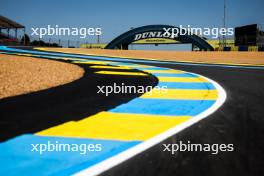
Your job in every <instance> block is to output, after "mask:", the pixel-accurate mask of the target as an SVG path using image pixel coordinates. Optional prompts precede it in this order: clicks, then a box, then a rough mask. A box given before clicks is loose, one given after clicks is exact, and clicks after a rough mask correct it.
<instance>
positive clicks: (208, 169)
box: [0, 61, 264, 176]
mask: <svg viewBox="0 0 264 176" xmlns="http://www.w3.org/2000/svg"><path fill="white" fill-rule="evenodd" d="M134 62H135V63H136V62H137V61H134ZM140 63H141V62H140ZM145 64H146V63H145ZM147 64H148V65H155V66H160V67H168V68H174V69H180V70H184V71H188V72H193V73H198V74H201V75H203V76H206V77H208V78H210V79H213V80H215V81H216V82H218V83H219V84H220V85H221V86H222V87H223V88H224V89H225V90H226V92H227V99H226V101H225V103H224V104H223V105H222V107H221V108H220V109H218V110H217V111H216V112H215V113H214V114H212V115H210V116H209V117H207V118H206V119H204V120H202V121H200V122H198V123H196V124H194V125H192V126H191V127H189V128H187V129H185V130H184V131H182V132H180V133H178V134H176V135H174V136H172V137H170V138H168V139H167V140H165V141H163V142H161V143H160V144H158V145H156V146H154V147H152V148H150V149H148V150H146V151H145V152H143V153H140V154H138V155H137V156H135V157H133V158H131V159H129V160H127V161H125V162H123V163H121V164H119V165H118V166H116V167H114V168H112V169H110V170H108V171H106V172H105V173H103V174H101V175H107V176H108V175H122V176H132V175H133V176H134V175H145V176H153V175H155V176H156V175H157V176H158V175H160V176H161V175H166V176H172V175H179V176H182V175H184V176H186V175H192V176H193V175H194V176H196V175H197V176H199V175H203V176H206V175H208V176H209V175H217V176H218V175H219V176H220V175H221V176H223V175H224V176H226V175H230V176H231V175H242V176H244V175H245V176H251V175H252V176H253V175H254V176H255V175H264V168H263V167H262V166H263V164H262V162H263V161H264V149H263V144H264V141H263V135H264V116H263V114H264V108H263V107H264V103H263V99H264V92H263V90H264V76H263V75H264V69H263V68H246V67H222V66H221V67H219V66H214V65H211V66H206V65H205V66H203V65H184V64H177V65H173V64H167V63H164V64H162V63H156V64H155V63H147ZM82 67H84V66H82ZM84 69H85V71H86V73H85V74H87V75H85V76H84V77H83V78H81V79H80V80H77V81H74V82H72V83H69V84H66V85H64V86H59V87H56V88H52V89H48V90H44V91H40V92H38V93H32V94H28V95H21V96H17V97H12V98H7V99H3V100H1V101H0V114H1V125H0V130H1V134H2V135H1V141H4V140H7V139H10V138H12V137H14V136H17V135H19V134H23V133H34V132H37V131H40V130H43V129H46V128H48V127H51V126H55V125H58V124H61V123H63V122H66V121H69V120H78V119H82V118H83V117H86V116H89V115H92V114H95V113H97V112H99V111H102V110H107V109H111V108H113V107H115V106H117V105H119V104H121V103H123V102H128V101H129V100H131V99H133V98H135V97H137V96H139V95H124V94H117V95H115V96H109V97H108V98H105V97H100V96H96V97H95V95H96V94H95V91H96V85H100V84H102V85H105V84H111V83H113V82H126V84H128V85H129V84H131V85H135V84H140V85H144V86H146V85H152V86H154V85H156V84H157V80H156V79H155V78H154V77H152V76H148V77H141V78H139V77H134V78H131V77H130V78H129V79H128V77H126V76H122V77H120V76H116V77H115V76H113V75H111V76H109V77H108V76H106V75H103V76H100V75H96V76H92V78H91V79H90V78H89V74H93V71H92V70H90V69H87V68H85V67H84ZM80 87H81V88H80ZM69 92H70V94H69ZM51 97H52V98H51ZM13 107H16V110H12V109H13ZM62 116H63V119H62V118H57V119H54V118H52V117H62ZM34 117H38V118H37V119H36V118H34ZM47 117H51V119H47ZM76 118H77V119H76ZM22 119H23V120H22ZM180 140H181V141H183V142H186V143H187V141H190V142H191V143H196V144H203V143H209V144H214V143H217V144H221V143H223V144H229V143H232V144H234V149H235V151H233V152H220V153H219V154H217V155H213V154H211V153H207V152H177V153H176V154H174V155H172V154H171V153H169V152H163V151H162V149H163V148H162V144H169V143H177V141H180Z"/></svg>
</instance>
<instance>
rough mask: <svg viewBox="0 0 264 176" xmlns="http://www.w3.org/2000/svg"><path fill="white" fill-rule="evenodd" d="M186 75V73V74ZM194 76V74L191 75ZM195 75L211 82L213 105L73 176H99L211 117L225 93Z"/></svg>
mask: <svg viewBox="0 0 264 176" xmlns="http://www.w3.org/2000/svg"><path fill="white" fill-rule="evenodd" d="M187 73H188V72H187ZM192 74H194V73H192ZM195 75H198V76H201V77H203V78H205V79H207V80H208V81H209V82H211V83H212V84H213V85H214V86H215V88H216V89H217V91H218V98H217V100H216V101H215V103H214V104H213V105H212V106H211V107H210V108H208V109H207V110H205V111H203V112H202V113H200V114H198V115H196V116H194V117H192V118H191V119H190V120H188V121H186V122H184V123H182V124H180V125H177V126H176V127H174V128H171V129H169V130H167V131H165V132H163V133H161V134H159V135H157V136H155V137H153V138H151V139H149V140H146V141H144V142H142V143H140V144H138V145H136V146H134V147H131V148H129V149H127V150H125V151H123V152H121V153H119V154H117V155H115V156H113V157H110V158H108V159H106V160H104V161H102V162H100V163H98V164H95V165H94V166H91V167H89V168H87V169H84V170H81V171H79V172H77V173H75V174H74V175H75V176H95V175H98V174H101V173H103V172H104V171H106V170H108V169H110V168H112V167H114V166H116V165H118V164H120V163H122V162H124V161H126V160H127V159H129V158H132V157H133V156H135V155H137V154H139V153H141V152H143V151H145V150H147V149H149V148H150V147H152V146H154V145H156V144H159V143H160V142H162V141H163V140H165V139H167V138H169V137H171V136H173V135H175V134H176V133H178V132H180V131H182V130H184V129H185V128H187V127H189V126H191V125H193V124H195V123H197V122H198V121H200V120H202V119H204V118H206V117H207V116H209V115H211V114H212V113H214V112H215V111H216V110H217V109H218V108H219V107H221V106H222V104H223V103H224V102H225V100H226V92H225V90H224V89H223V88H222V87H221V86H220V85H219V84H218V83H217V82H215V81H213V80H211V79H209V78H207V77H204V76H202V75H199V74H195Z"/></svg>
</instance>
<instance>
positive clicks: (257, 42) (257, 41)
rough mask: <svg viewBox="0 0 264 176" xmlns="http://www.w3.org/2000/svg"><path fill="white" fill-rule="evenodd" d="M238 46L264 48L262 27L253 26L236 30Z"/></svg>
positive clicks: (236, 43)
mask: <svg viewBox="0 0 264 176" xmlns="http://www.w3.org/2000/svg"><path fill="white" fill-rule="evenodd" d="M235 45H236V46H259V47H263V46H264V31H263V30H261V26H260V25H257V24H251V25H246V26H240V27H236V28H235Z"/></svg>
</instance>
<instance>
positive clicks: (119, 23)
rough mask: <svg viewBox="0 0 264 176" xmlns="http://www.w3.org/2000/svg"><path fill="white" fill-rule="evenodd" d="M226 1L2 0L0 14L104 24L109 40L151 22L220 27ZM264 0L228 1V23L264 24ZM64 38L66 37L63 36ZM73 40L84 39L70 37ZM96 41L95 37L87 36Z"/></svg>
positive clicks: (32, 20) (30, 22)
mask: <svg viewBox="0 0 264 176" xmlns="http://www.w3.org/2000/svg"><path fill="white" fill-rule="evenodd" d="M223 1H224V0H72V1H70V0H64V1H62V0H23V1H21V0H0V14H1V15H3V16H6V17H8V18H10V19H13V20H15V21H17V22H19V23H21V24H23V25H25V26H26V27H27V33H31V30H30V28H31V27H46V26H47V25H48V24H50V25H56V24H58V25H59V26H61V27H102V30H103V36H102V41H103V42H109V41H110V40H111V39H113V38H114V37H116V36H117V35H119V34H121V33H123V32H125V31H127V30H128V29H129V28H130V27H138V26H142V25H148V24H169V25H176V26H178V25H180V24H181V25H185V26H187V25H188V24H189V25H191V26H193V27H221V26H222V17H223ZM263 11H264V0H227V26H228V27H235V26H239V25H246V24H251V23H262V24H263V23H264V13H263ZM63 39H64V38H63ZM71 39H72V40H80V41H81V42H83V40H81V39H79V38H78V37H71ZM87 40H90V42H95V37H93V38H92V37H90V38H87Z"/></svg>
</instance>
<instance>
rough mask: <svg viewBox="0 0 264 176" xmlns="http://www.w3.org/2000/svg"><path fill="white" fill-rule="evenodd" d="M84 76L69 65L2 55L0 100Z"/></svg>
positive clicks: (0, 59) (0, 60) (0, 63)
mask: <svg viewBox="0 0 264 176" xmlns="http://www.w3.org/2000/svg"><path fill="white" fill-rule="evenodd" d="M83 74H84V70H83V69H82V68H81V67H79V66H77V65H73V64H69V63H63V62H59V61H52V60H47V59H38V58H31V57H22V56H13V55H5V54H0V99H2V98H6V97H11V96H16V95H21V94H26V93H30V92H35V91H39V90H44V89H48V88H51V87H55V86H59V85H63V84H66V83H69V82H72V81H74V80H77V79H79V78H81V77H82V76H83Z"/></svg>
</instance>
